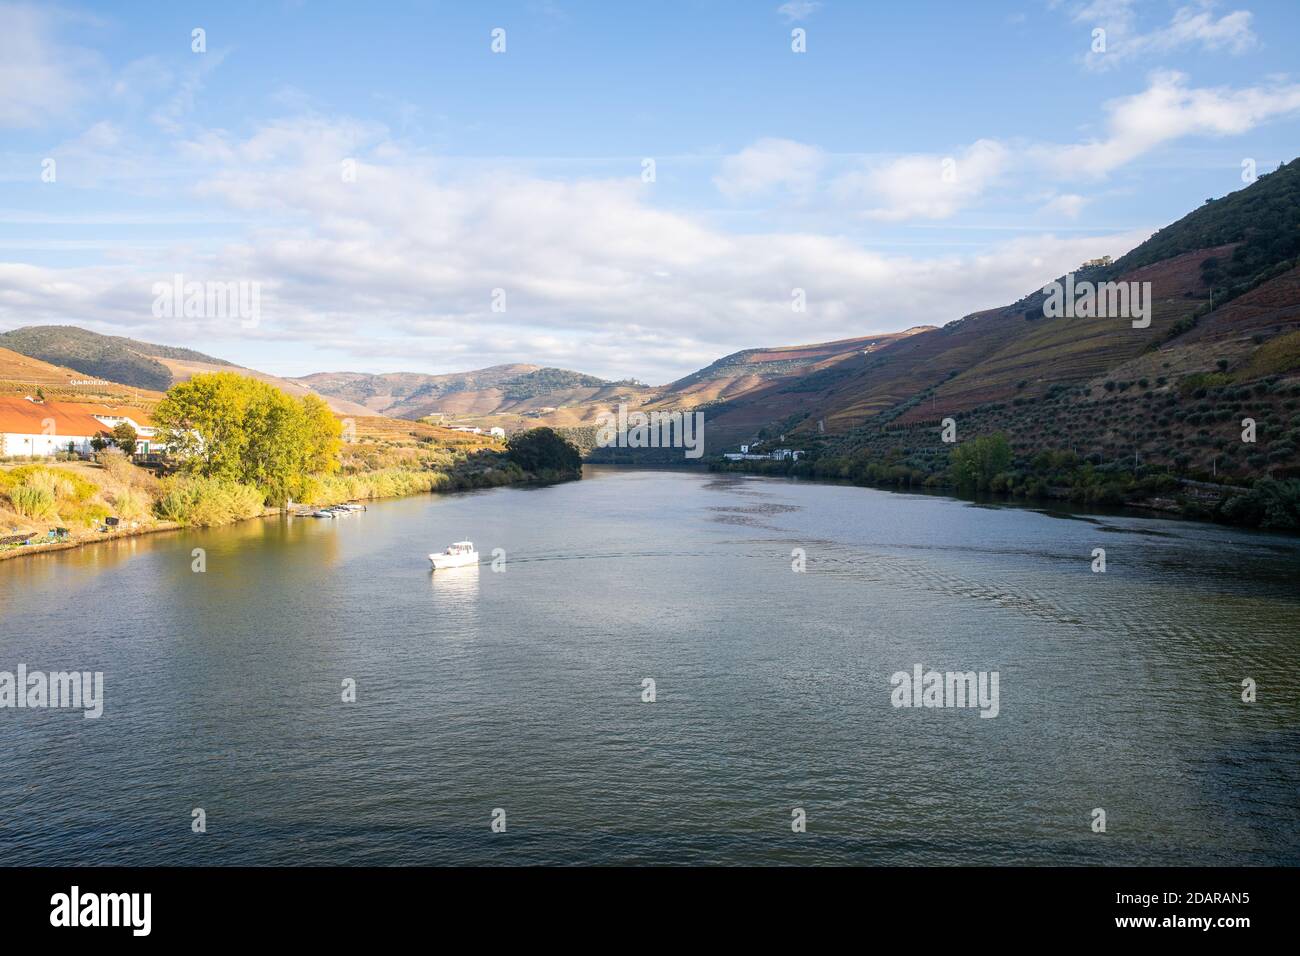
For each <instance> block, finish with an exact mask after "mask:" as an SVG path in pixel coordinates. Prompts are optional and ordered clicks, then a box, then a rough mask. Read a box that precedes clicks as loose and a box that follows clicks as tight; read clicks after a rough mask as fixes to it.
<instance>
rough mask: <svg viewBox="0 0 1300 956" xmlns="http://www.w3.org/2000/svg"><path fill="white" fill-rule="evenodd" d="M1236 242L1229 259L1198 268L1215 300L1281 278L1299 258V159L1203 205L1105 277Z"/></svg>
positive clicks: (1211, 259) (1207, 262) (1214, 260)
mask: <svg viewBox="0 0 1300 956" xmlns="http://www.w3.org/2000/svg"><path fill="white" fill-rule="evenodd" d="M1230 244H1235V246H1236V248H1234V249H1233V250H1232V253H1231V254H1230V255H1228V256H1223V257H1219V256H1212V257H1208V258H1206V259H1205V260H1203V261H1202V262H1201V264H1200V267H1201V272H1202V276H1203V277H1204V279H1205V281H1206V284H1207V285H1209V286H1211V287H1212V288H1213V289H1214V299H1215V301H1216V302H1226V301H1227V300H1228V299H1231V298H1235V297H1236V296H1238V295H1240V294H1241V293H1243V292H1245V291H1247V290H1248V289H1251V288H1253V287H1254V286H1256V285H1258V284H1259V283H1260V282H1261V281H1264V280H1265V279H1268V278H1272V277H1273V276H1275V275H1280V274H1281V273H1282V272H1284V271H1285V270H1286V269H1288V268H1290V267H1291V266H1293V265H1294V264H1295V262H1294V260H1295V258H1296V257H1297V256H1300V159H1295V160H1292V161H1291V162H1290V163H1284V164H1283V165H1282V166H1280V167H1278V169H1277V170H1276V171H1275V172H1271V173H1265V174H1264V175H1263V176H1260V177H1259V178H1258V179H1257V180H1256V181H1255V182H1254V183H1252V184H1251V185H1249V186H1247V187H1246V188H1244V189H1239V190H1237V191H1236V192H1234V193H1229V194H1228V195H1227V196H1224V197H1223V198H1221V199H1207V200H1206V201H1205V204H1204V205H1203V206H1201V207H1200V208H1199V209H1197V210H1195V211H1194V212H1190V213H1188V214H1187V215H1186V216H1184V217H1183V218H1182V219H1179V220H1178V221H1177V222H1175V223H1172V224H1170V225H1168V226H1166V227H1165V228H1163V229H1161V230H1159V231H1158V232H1157V233H1156V234H1155V235H1154V236H1152V237H1151V238H1150V239H1148V240H1147V241H1146V242H1144V243H1142V245H1140V246H1138V247H1137V248H1136V249H1133V250H1132V251H1131V252H1129V253H1128V254H1127V255H1125V256H1123V257H1121V258H1120V259H1119V260H1117V261H1116V262H1115V264H1114V265H1113V266H1111V268H1110V270H1109V277H1110V278H1118V277H1119V276H1121V275H1123V274H1125V273H1127V272H1132V271H1133V270H1134V269H1138V268H1141V267H1143V266H1147V265H1151V264H1153V263H1157V262H1162V261H1164V260H1166V259H1172V258H1174V257H1175V256H1179V255H1183V254H1185V253H1189V252H1195V251H1197V250H1200V249H1209V248H1212V247H1214V246H1226V245H1230Z"/></svg>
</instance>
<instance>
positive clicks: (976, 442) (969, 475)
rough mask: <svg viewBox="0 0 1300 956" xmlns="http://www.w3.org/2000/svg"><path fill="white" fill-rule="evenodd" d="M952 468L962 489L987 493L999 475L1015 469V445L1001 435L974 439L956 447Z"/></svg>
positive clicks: (953, 451)
mask: <svg viewBox="0 0 1300 956" xmlns="http://www.w3.org/2000/svg"><path fill="white" fill-rule="evenodd" d="M948 467H949V469H950V470H951V472H952V477H953V480H954V481H955V482H956V483H957V485H958V486H959V487H961V488H966V489H975V490H980V491H982V490H985V489H987V488H988V487H989V485H990V484H991V483H992V481H993V479H994V477H995V476H997V475H998V474H1001V473H1002V472H1004V471H1006V470H1007V469H1008V468H1009V467H1011V445H1010V444H1009V443H1008V442H1007V436H1006V435H1003V434H1002V433H1000V432H999V433H998V434H995V435H981V436H980V437H979V438H972V439H970V440H969V441H964V442H962V443H961V444H959V445H955V446H953V449H952V451H951V452H949V454H948Z"/></svg>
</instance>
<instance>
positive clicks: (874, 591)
mask: <svg viewBox="0 0 1300 956" xmlns="http://www.w3.org/2000/svg"><path fill="white" fill-rule="evenodd" d="M586 474H587V477H586V478H585V479H584V480H583V481H581V482H571V483H567V484H561V485H555V486H550V487H535V488H502V489H494V490H490V491H480V492H471V493H465V494H456V495H443V496H436V495H430V496H418V497H413V498H406V499H401V500H394V501H385V502H377V503H373V504H371V505H370V508H369V510H368V511H367V512H365V513H363V514H357V515H355V516H353V517H350V518H345V519H341V520H338V521H325V520H312V519H290V518H280V519H262V520H255V521H250V522H245V523H242V524H238V525H234V526H231V527H226V528H219V529H212V530H206V531H184V532H173V533H165V534H159V535H152V536H145V537H140V538H133V539H123V540H119V541H115V542H110V543H106V544H103V545H98V546H94V547H88V548H83V549H79V550H74V551H65V552H58V553H53V554H47V555H40V556H33V557H29V558H25V559H19V560H13V561H6V562H3V563H0V671H10V672H14V671H15V670H16V668H17V667H18V665H19V664H24V665H25V666H26V668H27V669H28V670H29V671H62V670H79V671H102V672H103V675H104V677H103V688H104V690H103V696H104V701H103V714H102V716H101V717H100V718H98V719H86V718H84V717H83V716H82V713H81V712H80V711H77V710H70V709H63V710H56V709H48V708H47V709H32V708H25V709H16V708H13V709H0V753H3V755H4V758H3V762H0V863H3V864H69V865H82V864H112V863H117V864H352V863H357V864H360V863H369V864H390V863H391V864H474V863H724V864H731V863H822V864H843V863H868V864H976V863H979V864H1047V863H1060V864H1090V865H1116V864H1297V863H1300V802H1298V798H1297V793H1300V695H1298V694H1297V689H1298V688H1300V653H1297V648H1298V643H1300V588H1298V587H1297V577H1298V572H1300V540H1298V539H1296V538H1290V537H1283V536H1273V535H1267V534H1261V533H1252V532H1244V531H1239V530H1233V529H1227V528H1220V527H1215V526H1210V525H1200V524H1193V523H1188V522H1180V521H1174V520H1166V519H1158V518H1144V517H1137V516H1126V515H1122V514H1120V515H1117V514H1108V515H1097V514H1087V513H1080V512H1072V511H1069V510H1066V509H1062V510H1057V511H1052V512H1044V511H1040V510H1035V509H1033V508H1028V507H1022V506H1010V505H1007V506H1002V505H979V504H973V503H970V502H965V501H960V500H956V499H951V498H946V497H939V496H933V495H906V494H897V493H891V492H884V491H876V490H872V489H865V488H856V487H847V486H836V485H823V484H812V483H803V482H791V481H785V480H780V479H768V478H756V477H747V476H740V475H711V474H707V473H703V472H680V471H635V470H623V469H617V468H599V467H591V466H589V467H588V468H587V470H586ZM465 538H468V539H471V540H473V541H474V542H475V543H476V544H477V546H478V549H479V551H480V553H481V554H482V555H483V559H484V563H483V565H482V566H481V567H479V568H477V569H460V570H455V571H449V572H438V573H437V574H436V575H435V574H432V573H431V572H430V570H429V566H428V565H429V562H428V560H427V558H426V555H427V553H428V552H429V551H431V550H441V549H442V548H443V547H445V546H446V545H447V544H449V543H450V542H452V541H455V540H461V539H465ZM1096 548H1104V549H1105V555H1106V570H1105V572H1104V573H1096V572H1094V571H1093V563H1094V557H1093V552H1094V549H1096ZM194 549H202V551H203V554H202V557H203V560H204V561H205V562H206V570H203V571H202V572H196V571H195V570H194V564H195V561H196V557H195V554H194ZM494 549H502V550H501V552H498V556H497V561H496V567H497V570H494V568H493V565H492V563H491V562H492V561H493V551H494ZM796 549H802V552H801V553H802V561H803V563H804V566H805V567H806V570H805V571H803V572H802V573H800V572H796V571H795V570H793V568H792V566H793V564H795V563H797V562H798V561H800V560H801V558H800V553H799V552H796ZM918 664H919V665H921V666H922V668H924V669H929V668H934V669H937V670H938V671H940V672H946V671H954V672H967V671H974V672H986V673H988V674H992V673H993V672H996V673H997V675H998V685H997V686H998V700H997V710H996V716H995V717H992V718H991V719H990V718H986V717H982V716H981V711H980V709H978V708H974V707H966V708H961V707H943V708H924V707H896V706H894V701H893V699H892V695H893V694H894V685H893V683H891V675H893V674H894V673H895V672H900V671H901V672H905V673H907V674H911V673H912V671H913V668H914V667H915V666H916V665H918ZM647 679H649V680H652V681H653V682H654V683H653V687H652V689H653V697H654V699H653V700H646V699H644V698H646V697H648V696H651V694H650V690H651V686H650V685H648V684H646V683H645V682H646V680H647ZM1246 679H1249V680H1251V681H1253V682H1254V684H1255V687H1256V694H1257V699H1256V700H1254V702H1250V703H1248V702H1244V701H1243V700H1242V695H1243V688H1242V682H1243V680H1246ZM346 682H355V689H356V690H355V697H356V699H355V702H345V701H344V700H343V697H344V696H345V690H344V685H345V683H346ZM986 712H989V713H991V711H989V710H988V709H987V708H986ZM196 809H202V811H203V814H202V819H203V820H204V822H205V825H206V832H204V833H196V832H193V821H194V819H195V812H194V811H195V810H196ZM1098 809H1100V810H1104V812H1105V831H1104V832H1095V822H1094V821H1095V820H1097V819H1098V818H1097V815H1096V814H1095V812H1094V811H1095V810H1098ZM497 811H504V813H503V814H502V813H500V812H497ZM800 813H802V815H803V816H802V819H803V820H804V821H805V822H804V830H805V832H795V831H796V827H792V822H796V823H797V822H798V818H799V814H800ZM502 818H503V819H504V822H505V828H504V832H496V831H494V829H493V827H492V823H493V820H494V819H497V820H498V821H499V820H501V819H502ZM498 829H499V827H498Z"/></svg>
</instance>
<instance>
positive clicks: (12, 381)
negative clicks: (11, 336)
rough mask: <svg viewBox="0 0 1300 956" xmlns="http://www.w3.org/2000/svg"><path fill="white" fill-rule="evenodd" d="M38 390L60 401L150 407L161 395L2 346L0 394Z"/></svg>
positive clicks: (0, 352) (0, 349) (27, 392)
mask: <svg viewBox="0 0 1300 956" xmlns="http://www.w3.org/2000/svg"><path fill="white" fill-rule="evenodd" d="M37 389H39V390H40V392H41V393H42V394H44V395H45V396H46V397H47V398H50V399H54V400H58V401H75V402H86V401H91V402H105V403H107V404H110V405H119V404H121V405H144V406H148V405H149V404H151V403H152V402H155V401H157V400H158V399H159V398H161V397H162V394H161V393H160V392H154V391H150V390H148V389H138V388H129V387H127V386H124V385H119V384H117V383H116V382H110V381H107V380H104V379H98V378H92V377H89V376H87V375H86V374H85V373H84V372H79V371H77V370H75V369H70V368H64V367H62V366H59V365H52V364H50V363H49V362H42V361H41V360H40V359H34V358H30V357H28V356H26V355H23V354H21V353H19V352H14V351H11V350H10V349H6V348H0V394H19V395H27V394H32V393H34V392H35V391H36V390H37Z"/></svg>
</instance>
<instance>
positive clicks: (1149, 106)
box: [1035, 72, 1300, 176]
mask: <svg viewBox="0 0 1300 956" xmlns="http://www.w3.org/2000/svg"><path fill="white" fill-rule="evenodd" d="M1297 111H1300V84H1296V83H1278V84H1275V85H1273V86H1266V87H1262V86H1255V87H1248V88H1245V89H1231V88H1228V87H1218V88H1205V87H1203V88H1191V87H1188V86H1187V77H1186V76H1184V75H1183V74H1182V73H1175V72H1165V73H1157V74H1155V75H1153V76H1152V77H1151V85H1150V86H1149V87H1147V89H1146V90H1144V91H1143V92H1141V93H1137V94H1135V95H1133V96H1126V97H1123V98H1121V99H1117V100H1114V101H1112V102H1110V103H1108V104H1107V105H1106V112H1107V114H1108V116H1107V123H1106V126H1107V135H1106V137H1105V138H1104V139H1099V140H1094V141H1092V142H1089V143H1078V144H1074V145H1069V146H1044V147H1037V148H1036V149H1035V153H1036V154H1037V155H1038V157H1039V158H1041V159H1042V160H1043V161H1044V162H1045V163H1046V164H1047V165H1048V166H1049V167H1050V168H1051V169H1052V170H1053V171H1054V172H1056V173H1057V174H1059V175H1064V176H1104V175H1106V174H1107V173H1110V172H1112V171H1114V170H1115V169H1117V168H1119V167H1120V166H1123V165H1124V164H1126V163H1129V162H1132V161H1133V160H1134V159H1137V158H1138V157H1139V156H1142V155H1143V154H1144V153H1147V152H1150V151H1151V150H1153V149H1155V148H1156V147H1157V146H1160V145H1162V144H1164V143H1167V142H1170V141H1172V140H1175V139H1179V138H1182V137H1184V136H1191V135H1207V136H1231V135H1239V134H1241V133H1245V132H1247V131H1249V130H1251V129H1253V128H1254V127H1256V126H1258V125H1259V124H1260V123H1262V122H1264V121H1266V120H1270V119H1273V118H1275V117H1279V116H1284V115H1288V114H1292V113H1295V112H1297Z"/></svg>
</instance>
